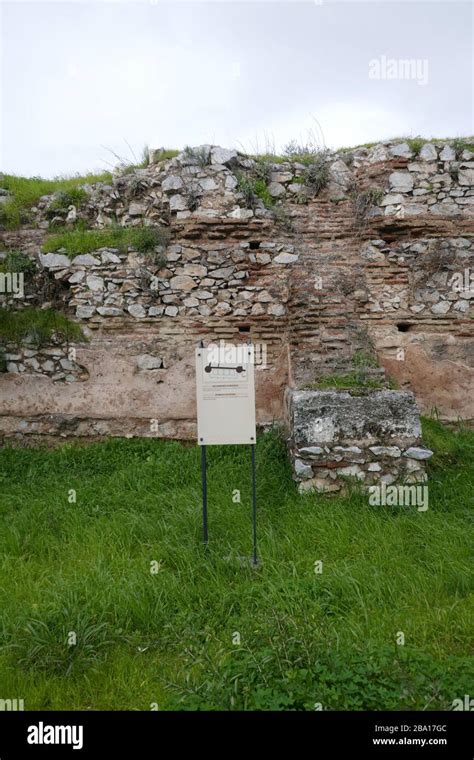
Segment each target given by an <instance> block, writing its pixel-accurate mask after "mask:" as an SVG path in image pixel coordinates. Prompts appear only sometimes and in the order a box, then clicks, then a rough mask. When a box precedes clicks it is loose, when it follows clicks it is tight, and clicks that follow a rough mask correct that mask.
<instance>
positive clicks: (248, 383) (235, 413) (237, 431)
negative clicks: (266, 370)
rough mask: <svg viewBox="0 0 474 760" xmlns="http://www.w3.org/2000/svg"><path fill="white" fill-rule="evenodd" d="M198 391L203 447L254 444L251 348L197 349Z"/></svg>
mask: <svg viewBox="0 0 474 760" xmlns="http://www.w3.org/2000/svg"><path fill="white" fill-rule="evenodd" d="M196 391H197V420H198V443H199V445H200V446H213V445H218V444H254V443H255V441H256V432H255V376H254V356H253V347H252V346H250V345H241V346H232V345H229V346H228V347H222V346H217V345H214V344H211V345H209V346H207V347H206V348H197V349H196Z"/></svg>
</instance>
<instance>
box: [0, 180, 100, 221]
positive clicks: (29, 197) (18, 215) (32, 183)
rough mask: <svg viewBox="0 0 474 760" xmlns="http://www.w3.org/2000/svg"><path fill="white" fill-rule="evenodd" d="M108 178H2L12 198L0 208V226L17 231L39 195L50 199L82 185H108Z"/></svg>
mask: <svg viewBox="0 0 474 760" xmlns="http://www.w3.org/2000/svg"><path fill="white" fill-rule="evenodd" d="M111 178H112V175H111V173H110V172H102V173H100V174H92V173H91V174H84V175H79V174H78V175H76V176H74V177H57V178H55V179H43V178H42V177H18V176H16V175H14V174H4V175H3V176H2V180H1V186H2V187H3V188H5V190H8V192H9V193H10V194H11V196H12V197H11V199H9V200H8V201H7V202H6V203H3V204H2V206H1V207H0V224H1V225H2V226H4V227H6V228H7V229H17V228H18V227H19V226H20V224H23V223H27V222H28V221H29V211H30V209H31V207H32V206H34V205H35V204H36V203H38V201H39V199H40V198H41V196H42V195H51V194H52V193H55V192H57V191H64V192H66V191H72V190H74V189H77V188H79V187H81V186H82V185H85V184H93V183H94V182H108V181H109V180H111Z"/></svg>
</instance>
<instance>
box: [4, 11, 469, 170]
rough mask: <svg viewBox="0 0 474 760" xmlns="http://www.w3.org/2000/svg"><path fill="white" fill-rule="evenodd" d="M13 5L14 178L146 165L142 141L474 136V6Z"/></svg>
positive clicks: (255, 143) (9, 122)
mask: <svg viewBox="0 0 474 760" xmlns="http://www.w3.org/2000/svg"><path fill="white" fill-rule="evenodd" d="M0 10H1V42H2V51H1V52H2V57H1V62H2V95H1V127H2V134H1V155H0V159H1V164H0V168H1V169H2V170H3V171H7V172H10V173H17V174H25V175H43V176H48V177H49V176H54V175H58V174H63V173H73V172H76V171H81V172H82V171H87V170H91V169H96V168H99V169H104V168H109V164H110V163H116V161H115V160H114V158H113V157H112V155H111V154H110V152H109V151H108V150H107V149H110V150H113V151H115V152H116V153H118V154H119V155H121V156H124V157H125V158H127V159H131V158H132V154H131V152H130V149H129V148H128V147H127V142H128V143H129V144H130V145H131V146H132V148H133V150H134V151H135V153H136V154H139V153H140V151H141V148H142V147H143V146H144V145H145V144H147V145H149V146H151V147H160V146H166V147H173V148H174V147H177V148H180V147H183V146H184V145H186V144H189V145H198V144H201V143H217V144H220V145H224V146H229V147H242V148H244V149H246V150H248V151H250V152H255V151H256V150H264V149H265V147H266V144H267V143H268V144H270V145H274V146H275V149H277V150H279V149H281V147H282V146H283V145H284V144H286V143H287V142H288V141H289V140H291V139H296V140H298V141H303V142H304V141H305V140H307V138H308V134H309V132H310V131H312V133H313V136H314V137H316V136H318V139H319V140H320V142H322V140H324V141H325V144H326V145H328V146H330V147H338V146H342V145H347V146H349V145H356V144H358V143H361V142H367V141H373V140H377V139H386V138H389V137H392V136H397V135H413V136H415V135H417V134H421V135H423V136H428V137H430V136H438V137H443V136H460V135H468V134H472V133H473V132H474V129H473V89H472V83H473V81H472V77H473V74H472V69H473V22H472V5H471V4H470V3H467V2H456V1H455V0H449V1H446V2H442V1H436V0H433V1H432V2H429V1H426V0H425V2H409V3H407V2H397V3H389V2H383V1H382V0H380V1H379V2H366V3H363V2H346V3H342V2H330V1H329V2H328V0H323V2H322V4H319V3H318V2H314V0H312V1H311V0H308V2H302V1H301V0H300V1H292V2H280V3H273V2H269V1H265V0H255V1H254V2H247V3H243V2H233V1H232V2H229V1H227V2H226V1H225V0H221V1H220V2H219V1H217V0H215V1H214V2H211V3H201V2H189V3H188V2H180V1H179V0H174V1H173V2H164V1H163V0H154V2H139V1H137V2H102V1H101V2H81V1H80V0H77V1H76V2H67V1H60V0H57V1H56V2H47V3H46V2H40V1H37V2H21V0H17V1H16V2H8V1H5V0H3V1H2V3H1V9H0ZM403 61H412V64H410V66H409V67H408V68H407V65H406V64H403V63H401V62H403ZM388 77H390V78H388ZM318 124H319V125H320V130H319V128H318ZM321 133H322V136H321ZM107 162H109V164H108V163H107Z"/></svg>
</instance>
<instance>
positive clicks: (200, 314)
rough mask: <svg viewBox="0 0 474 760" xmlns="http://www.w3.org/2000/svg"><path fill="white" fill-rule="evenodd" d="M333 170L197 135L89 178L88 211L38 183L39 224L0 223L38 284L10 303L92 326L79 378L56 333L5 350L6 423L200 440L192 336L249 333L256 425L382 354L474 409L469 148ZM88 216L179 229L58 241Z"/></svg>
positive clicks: (343, 159)
mask: <svg viewBox="0 0 474 760" xmlns="http://www.w3.org/2000/svg"><path fill="white" fill-rule="evenodd" d="M157 159H159V155H158V156H157ZM324 166H325V172H326V177H325V182H324V186H323V187H321V188H320V187H318V186H317V185H318V183H317V180H318V176H316V177H315V172H314V171H311V167H308V166H307V165H306V164H304V163H300V162H298V161H294V160H293V161H287V162H284V163H274V164H272V163H267V164H266V165H265V166H264V167H263V169H262V162H260V161H254V160H253V159H251V158H249V157H246V156H242V155H240V154H238V153H237V152H236V151H231V150H224V149H222V148H218V147H208V146H204V147H201V148H200V149H199V150H194V151H184V152H183V153H182V154H180V155H179V156H177V157H175V158H172V159H170V160H165V161H161V160H157V163H152V164H151V165H150V166H149V167H147V168H145V169H137V170H136V171H134V172H132V173H128V174H121V175H120V174H119V175H117V176H116V177H115V178H114V181H113V182H112V183H110V184H98V185H96V186H89V187H86V188H85V190H86V193H87V198H86V201H85V202H84V203H83V204H81V206H80V208H79V207H78V208H74V207H72V208H69V209H67V210H65V211H64V212H62V211H57V212H52V209H53V208H55V206H54V198H51V197H44V198H43V199H41V201H40V202H39V203H38V204H37V206H36V207H35V208H34V209H33V211H32V215H33V222H34V223H33V224H30V225H29V227H28V228H24V229H21V230H19V231H16V232H5V231H4V232H3V233H1V237H2V242H3V245H4V248H5V249H9V248H15V249H20V250H23V251H25V252H26V253H27V254H28V255H29V256H30V257H31V259H32V260H33V261H34V262H35V265H36V271H35V273H34V274H26V275H25V277H26V279H27V283H26V289H25V292H26V295H25V298H24V299H17V298H12V297H11V296H10V295H9V294H8V293H7V294H5V295H4V296H3V298H2V300H3V306H4V307H5V308H9V309H18V310H21V309H25V308H29V307H30V306H34V305H36V306H40V307H44V306H47V305H49V304H50V303H51V304H52V305H53V306H55V307H58V308H60V309H61V310H62V311H63V312H64V313H66V314H67V315H69V316H70V317H71V318H72V319H74V320H75V321H77V322H78V323H79V324H80V325H81V326H82V329H83V331H84V334H85V337H86V338H87V342H78V341H76V342H69V344H68V345H67V346H66V347H65V348H64V350H65V351H66V350H67V351H69V350H70V348H71V347H72V348H74V349H75V359H74V362H75V365H77V367H78V368H79V369H78V370H77V377H75V380H76V381H75V382H73V381H72V379H71V378H72V377H73V376H75V372H74V370H75V369H76V366H74V368H73V369H69V370H68V369H67V368H66V367H64V368H63V369H64V370H65V375H64V378H62V377H60V374H61V371H60V369H59V367H58V366H56V364H54V366H53V368H51V367H50V365H49V364H46V362H47V360H46V359H45V358H44V354H45V352H46V353H47V350H48V348H49V349H51V350H53V349H54V350H57V346H56V347H54V346H49V347H48V346H43V347H41V351H42V353H41V354H40V356H39V357H38V356H36V355H30V356H25V355H24V353H22V352H24V351H25V350H26V351H30V352H31V351H34V350H36V349H35V348H34V347H32V345H31V344H30V345H27V346H26V348H25V346H23V347H18V346H17V347H15V346H12V345H9V346H7V347H6V350H7V361H6V364H5V367H4V369H5V371H4V372H3V373H2V374H0V392H1V395H2V400H3V403H2V410H1V417H0V428H1V432H3V434H5V435H7V436H11V435H16V434H21V435H24V434H26V433H31V434H35V435H58V434H59V435H67V436H69V435H71V436H85V437H89V436H96V435H102V434H112V435H161V436H166V437H178V438H189V437H193V436H194V435H195V401H194V367H193V356H194V352H193V348H194V346H195V345H196V343H197V342H198V341H200V340H204V341H206V342H209V341H218V340H225V341H231V342H234V343H235V342H237V343H239V342H245V341H247V340H248V339H249V338H250V339H252V340H253V341H254V342H255V343H257V344H260V345H261V346H262V347H263V353H264V356H263V360H262V361H261V363H260V366H259V371H258V372H257V373H256V380H257V413H258V420H259V422H261V423H262V424H269V423H271V422H272V421H274V420H281V419H282V417H283V393H284V389H285V387H286V386H287V385H289V386H290V387H297V388H303V387H305V386H306V385H308V384H311V383H314V382H315V381H316V380H317V379H318V378H321V377H324V376H325V375H330V374H333V373H338V372H341V371H347V369H348V368H350V366H351V363H352V362H353V360H354V356H355V355H356V354H357V353H358V352H362V353H364V352H367V351H369V350H370V351H371V352H372V353H374V355H375V356H376V357H377V359H378V362H379V364H380V365H381V366H382V368H384V369H385V371H386V373H387V375H388V376H389V377H391V378H393V381H394V382H395V383H397V385H398V387H399V388H400V389H402V390H403V389H407V390H412V391H413V392H414V394H415V396H416V399H417V402H418V405H419V406H420V408H421V410H422V411H424V412H429V411H430V410H432V409H433V408H434V407H436V409H437V411H438V413H439V414H440V416H441V417H444V418H446V419H457V418H458V417H462V418H464V419H467V420H472V419H473V418H474V401H473V399H474V393H473V385H474V383H473V376H474V368H473V358H474V351H473V337H474V330H473V320H472V307H471V302H472V296H473V294H474V252H473V233H474V149H473V152H471V151H470V150H467V149H465V148H462V149H460V148H459V147H458V146H456V145H455V144H447V143H443V144H441V143H439V144H437V143H427V144H425V145H423V146H422V148H421V150H420V151H419V154H418V155H416V156H415V155H414V151H413V150H412V149H411V148H410V146H409V145H408V144H406V143H387V144H380V145H377V146H374V147H373V148H370V149H368V148H360V149H357V150H354V151H351V152H344V153H341V154H335V155H334V154H327V155H325V156H324ZM262 177H263V179H262ZM256 182H259V184H258V185H256ZM262 187H263V190H264V191H263V192H261V190H262ZM255 188H259V193H256V192H255ZM78 222H82V223H83V224H85V225H87V226H88V227H89V228H91V229H107V228H108V227H109V226H110V225H118V226H119V227H121V228H128V227H142V226H145V227H146V226H149V227H152V228H155V227H159V228H160V229H163V230H166V232H167V239H166V240H163V242H162V243H161V244H160V245H157V246H156V247H155V250H154V251H152V252H151V253H150V252H147V253H143V252H140V251H139V250H137V249H136V248H134V247H133V246H128V247H126V248H125V249H123V248H120V247H107V248H102V249H97V250H94V251H91V252H90V253H87V254H80V255H77V256H66V255H65V253H64V252H62V251H60V250H59V251H52V250H49V248H48V241H49V240H50V239H51V238H50V233H51V232H52V231H53V228H54V227H55V226H56V227H57V226H58V225H66V226H68V225H69V226H71V227H72V226H73V225H76V224H77V223H78ZM28 278H29V279H28ZM38 350H39V349H38ZM11 356H20V357H21V358H20V359H16V360H15V359H12V358H11ZM57 356H58V358H59V355H57ZM67 356H69V354H68V355H66V354H65V355H64V356H63V357H62V358H63V359H67ZM8 357H10V358H8ZM23 358H24V359H25V361H23V360H22V359H23ZM27 358H28V359H37V363H36V362H31V361H30V362H26V359H27ZM59 361H60V358H59ZM45 366H46V367H47V369H46V370H45V369H44V367H45ZM68 377H69V379H67V378H68Z"/></svg>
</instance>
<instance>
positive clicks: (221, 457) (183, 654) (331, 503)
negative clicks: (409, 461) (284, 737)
mask: <svg viewBox="0 0 474 760" xmlns="http://www.w3.org/2000/svg"><path fill="white" fill-rule="evenodd" d="M425 442H426V443H427V444H428V445H429V446H431V448H433V449H434V450H435V452H436V455H435V457H434V458H433V460H432V462H433V464H432V465H431V466H430V481H429V489H430V490H429V498H430V507H429V509H428V511H427V512H418V511H416V509H415V508H413V507H406V508H403V507H371V506H369V505H368V500H367V496H364V495H363V494H362V493H360V492H357V491H354V492H352V493H351V494H350V495H349V496H347V497H345V498H343V497H327V496H317V495H312V496H310V495H308V496H305V497H300V496H298V495H297V493H296V489H295V485H294V483H293V481H292V479H291V473H290V470H289V465H288V463H287V460H286V457H285V451H284V446H283V444H282V442H281V441H280V439H279V438H278V436H277V435H276V434H274V433H267V434H265V435H262V436H261V437H260V438H259V442H258V449H257V462H258V513H259V518H258V532H259V553H260V557H261V560H262V564H261V566H260V567H259V568H258V569H257V570H254V569H253V568H251V567H250V566H249V565H248V564H246V563H245V562H244V561H242V560H241V557H245V556H248V555H250V553H251V507H250V459H249V452H248V450H247V449H246V448H243V447H224V448H211V449H210V450H209V451H208V465H209V467H208V470H209V531H210V546H209V550H208V552H207V554H206V553H205V552H204V549H203V546H202V544H201V514H200V498H201V493H200V452H199V450H198V448H197V447H195V446H184V445H182V444H179V443H176V442H163V441H154V440H149V439H148V440H145V439H142V440H110V441H108V442H105V443H97V444H93V445H89V446H84V445H83V446H81V445H70V444H67V445H64V446H62V447H60V448H57V449H56V450H54V451H48V450H45V449H42V450H32V449H11V448H6V449H4V450H2V451H1V452H0V477H1V479H2V497H1V521H0V556H1V581H0V589H1V591H0V593H1V598H0V610H1V613H0V615H1V640H0V641H1V649H0V698H1V699H15V698H16V699H24V702H25V709H27V710H32V709H93V710H96V709H132V710H150V709H157V708H158V709H160V710H180V709H186V710H195V709H198V710H204V709H210V710H232V709H235V710H238V709H244V710H249V709H265V710H266V709H277V710H280V709H297V710H301V709H304V710H314V709H318V707H319V706H322V708H323V709H327V710H342V709H348V710H362V709H373V710H391V709H402V708H411V709H419V710H423V709H447V710H449V709H451V705H452V701H453V700H454V699H457V698H462V697H463V696H464V694H471V695H472V694H474V667H473V660H472V623H473V611H474V605H473V600H474V597H473V573H472V538H473V510H472V506H473V501H474V498H473V493H474V434H473V433H472V432H468V431H466V430H463V429H462V428H460V429H458V430H456V431H448V430H446V429H445V428H443V427H442V426H441V425H440V424H439V423H437V422H435V421H427V422H426V423H425ZM71 489H74V490H75V491H76V502H75V503H74V502H73V494H71ZM235 489H239V490H240V491H241V503H235V500H233V496H234V499H235V493H234V492H235ZM318 561H322V563H323V564H322V573H317V572H315V569H317V567H318V566H317V565H315V563H317V562H318ZM152 571H153V572H152ZM401 632H402V633H403V634H404V637H405V644H404V645H403V646H402V645H400V644H397V639H398V640H400V633H401ZM74 641H75V643H74ZM239 642H240V643H239Z"/></svg>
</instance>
